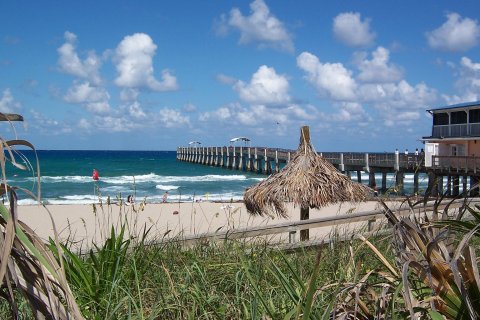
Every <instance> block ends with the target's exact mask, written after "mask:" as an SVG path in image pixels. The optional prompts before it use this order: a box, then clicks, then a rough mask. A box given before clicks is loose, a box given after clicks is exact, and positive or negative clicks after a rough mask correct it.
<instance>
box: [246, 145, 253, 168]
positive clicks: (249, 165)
mask: <svg viewBox="0 0 480 320" xmlns="http://www.w3.org/2000/svg"><path fill="white" fill-rule="evenodd" d="M250 149H251V148H250V147H248V159H247V161H248V162H247V171H252V154H251V152H250Z"/></svg>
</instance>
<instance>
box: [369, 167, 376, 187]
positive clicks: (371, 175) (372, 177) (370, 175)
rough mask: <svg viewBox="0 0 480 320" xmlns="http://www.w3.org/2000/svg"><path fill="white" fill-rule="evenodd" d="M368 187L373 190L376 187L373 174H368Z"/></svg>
mask: <svg viewBox="0 0 480 320" xmlns="http://www.w3.org/2000/svg"><path fill="white" fill-rule="evenodd" d="M368 186H369V187H370V188H372V189H374V188H375V187H376V186H377V182H376V181H375V172H371V171H370V172H369V173H368Z"/></svg>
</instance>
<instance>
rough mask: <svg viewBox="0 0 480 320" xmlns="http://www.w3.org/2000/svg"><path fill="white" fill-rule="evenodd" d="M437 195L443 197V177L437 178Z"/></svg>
mask: <svg viewBox="0 0 480 320" xmlns="http://www.w3.org/2000/svg"><path fill="white" fill-rule="evenodd" d="M437 189H438V193H439V194H441V195H443V176H437Z"/></svg>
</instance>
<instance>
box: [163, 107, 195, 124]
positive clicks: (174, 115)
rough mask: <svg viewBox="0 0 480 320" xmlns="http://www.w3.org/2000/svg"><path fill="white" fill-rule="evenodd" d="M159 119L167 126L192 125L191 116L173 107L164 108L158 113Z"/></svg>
mask: <svg viewBox="0 0 480 320" xmlns="http://www.w3.org/2000/svg"><path fill="white" fill-rule="evenodd" d="M158 121H159V122H160V123H162V124H163V126H165V127H166V128H179V127H184V126H189V125H190V118H189V117H188V116H184V115H183V114H182V113H181V112H179V111H178V110H175V109H171V108H163V109H162V110H160V113H159V114H158Z"/></svg>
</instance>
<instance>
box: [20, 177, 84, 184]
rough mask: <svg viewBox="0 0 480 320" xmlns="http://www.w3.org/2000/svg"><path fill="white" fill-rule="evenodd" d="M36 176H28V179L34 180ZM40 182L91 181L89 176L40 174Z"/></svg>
mask: <svg viewBox="0 0 480 320" xmlns="http://www.w3.org/2000/svg"><path fill="white" fill-rule="evenodd" d="M35 179H36V178H33V177H32V178H28V180H29V181H34V180H35ZM40 181H41V182H42V183H60V182H74V183H88V182H92V181H93V180H92V177H89V176H42V177H41V178H40Z"/></svg>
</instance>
